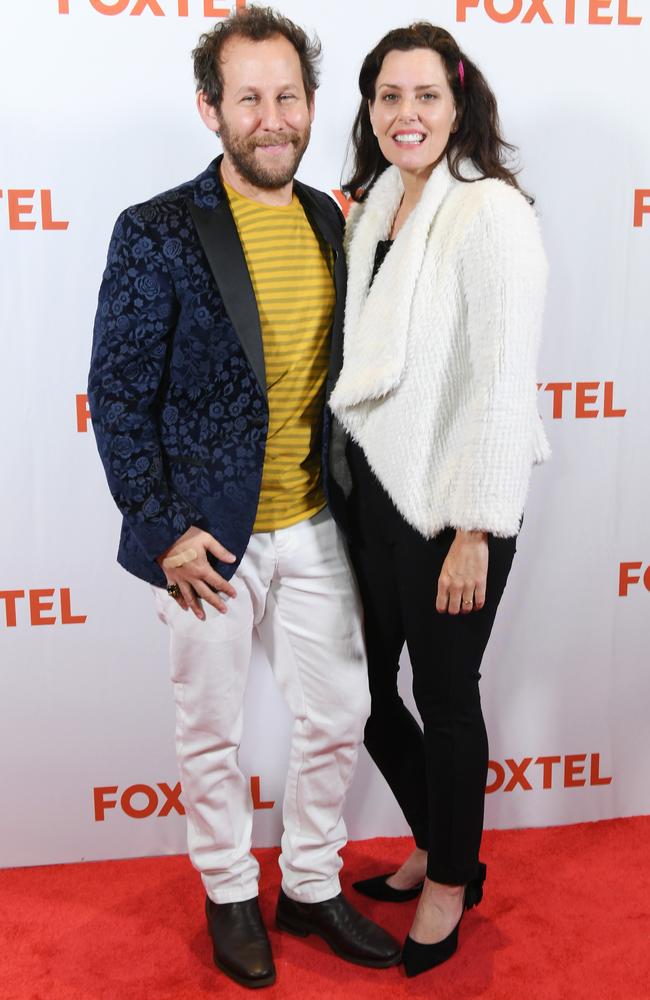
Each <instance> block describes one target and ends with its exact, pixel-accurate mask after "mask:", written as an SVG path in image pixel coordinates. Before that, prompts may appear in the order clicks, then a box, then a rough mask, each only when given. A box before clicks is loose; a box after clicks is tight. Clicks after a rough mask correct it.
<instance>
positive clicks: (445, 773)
mask: <svg viewBox="0 0 650 1000" xmlns="http://www.w3.org/2000/svg"><path fill="white" fill-rule="evenodd" d="M348 460H349V464H350V469H351V472H352V480H353V491H352V496H351V501H350V507H351V511H350V512H351V515H352V516H351V523H352V537H351V546H350V551H351V557H352V562H353V565H354V568H355V571H356V575H357V578H358V582H359V588H360V591H361V598H362V601H363V607H364V618H365V633H366V643H367V652H368V669H369V674H370V692H371V695H372V711H371V715H370V718H369V719H368V723H367V725H366V731H365V745H366V747H367V749H368V751H369V753H370V755H371V757H372V758H373V760H374V761H375V763H376V764H377V766H378V768H379V770H380V771H381V772H382V774H383V775H384V777H385V778H386V781H387V782H388V784H389V785H390V788H391V789H392V791H393V794H394V795H395V797H396V799H397V801H398V803H399V805H400V806H401V808H402V811H403V812H404V815H405V817H406V820H407V822H408V823H409V825H410V827H411V829H412V831H413V836H414V838H415V842H416V844H417V846H418V847H420V848H422V849H424V850H426V851H427V852H428V865H427V876H428V877H429V878H430V879H432V880H433V881H435V882H443V883H446V884H449V885H463V884H465V883H467V882H469V881H470V880H471V879H473V878H475V877H476V876H477V874H478V856H479V848H480V844H481V836H482V833H483V810H484V799H485V784H486V780H487V765H488V742H487V734H486V730H485V723H484V721H483V713H482V711H481V699H480V694H479V680H480V673H479V668H480V665H481V660H482V658H483V653H484V651H485V647H486V645H487V642H488V639H489V637H490V632H491V631H492V625H493V623H494V618H495V615H496V612H497V608H498V606H499V601H500V600H501V595H502V593H503V590H504V587H505V585H506V581H507V579H508V573H509V572H510V567H511V565H512V560H513V557H514V554H515V548H516V538H505V539H504V538H494V537H492V536H490V537H489V540H488V544H489V567H488V578H487V595H486V603H485V605H484V607H483V608H482V610H481V611H472V612H471V614H459V615H450V614H440V613H438V612H437V611H436V609H435V602H436V592H437V587H438V577H439V575H440V571H441V569H442V564H443V562H444V560H445V557H446V555H447V552H448V551H449V547H450V545H451V543H452V542H453V540H454V537H455V531H454V530H453V529H451V528H450V529H446V530H444V531H442V532H441V533H440V534H439V535H437V536H436V537H435V538H432V539H426V538H424V537H423V536H422V535H420V534H419V533H418V532H417V531H415V529H413V528H412V527H410V525H408V524H407V523H406V522H405V521H404V519H403V518H402V516H401V515H400V514H399V513H398V511H397V510H396V508H395V507H394V506H393V504H392V502H391V500H390V498H389V497H388V495H387V494H386V492H385V491H384V490H383V488H382V487H381V485H380V484H379V482H378V481H377V479H376V478H375V476H374V475H373V473H372V472H371V470H370V468H369V467H368V464H367V462H366V459H365V456H364V454H363V452H362V451H361V449H359V448H357V447H356V445H354V444H352V443H350V444H349V446H348ZM405 642H406V646H407V648H408V652H409V656H410V660H411V665H412V668H413V695H414V698H415V703H416V705H417V708H418V711H419V713H420V716H421V718H422V722H423V726H424V731H422V729H421V728H420V726H419V724H418V723H417V722H416V720H415V719H414V718H413V716H412V715H411V713H410V712H409V711H408V709H407V708H406V706H405V705H404V702H403V701H402V700H401V698H400V696H399V694H398V691H397V674H398V670H399V657H400V653H401V651H402V648H403V646H404V643H405Z"/></svg>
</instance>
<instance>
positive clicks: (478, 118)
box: [343, 21, 532, 201]
mask: <svg viewBox="0 0 650 1000" xmlns="http://www.w3.org/2000/svg"><path fill="white" fill-rule="evenodd" d="M395 49H398V50H399V51H400V52H409V51H410V50H411V49H431V50H432V51H433V52H437V53H438V54H439V56H440V57H441V59H442V61H443V63H444V66H445V70H446V72H447V80H448V81H449V86H450V87H451V91H452V94H453V97H454V101H455V104H456V112H457V118H456V121H457V122H458V129H457V131H456V132H452V134H451V135H450V136H449V142H448V143H447V148H446V150H445V155H446V157H447V163H448V164H449V170H450V172H451V174H452V176H453V177H455V178H456V180H459V181H462V180H465V178H464V177H462V176H461V174H460V172H459V163H460V161H461V160H462V159H465V158H467V159H470V160H471V161H472V163H473V164H474V166H475V167H476V168H477V170H479V172H480V173H481V175H482V176H483V177H496V178H498V179H499V180H502V181H506V183H508V184H511V185H512V186H513V187H514V188H517V190H521V188H520V187H519V184H518V183H517V178H516V175H515V171H514V170H511V169H509V168H508V167H507V166H506V162H507V160H508V159H509V158H511V157H512V154H513V153H515V152H516V147H515V146H513V145H511V144H510V143H509V142H506V141H505V139H504V138H503V137H502V135H501V126H500V123H499V113H498V110H497V102H496V98H495V96H494V94H493V93H492V91H491V90H490V88H489V86H488V83H487V81H486V79H485V77H484V76H483V74H482V73H481V71H480V69H479V68H478V66H476V65H475V64H474V63H473V62H472V61H471V59H469V58H468V57H467V56H466V55H465V53H464V52H462V51H461V49H460V48H459V46H458V43H457V42H456V40H455V39H454V38H453V37H452V35H450V34H449V32H448V31H445V29H444V28H437V27H436V26H435V25H433V24H429V22H428V21H416V22H415V23H414V24H411V25H409V27H408V28H395V29H394V30H393V31H389V32H388V34H387V35H384V37H383V38H382V39H381V41H379V42H378V43H377V45H375V47H374V49H372V51H371V52H369V53H368V55H367V56H366V58H365V59H364V60H363V65H362V66H361V72H360V73H359V90H360V91H361V103H360V105H359V110H358V112H357V116H356V118H355V120H354V125H353V127H352V135H351V140H350V141H351V145H352V150H353V156H354V163H353V170H352V176H351V177H350V179H349V180H348V181H347V182H346V183H345V184H343V191H344V192H345V193H346V194H347V195H348V196H349V197H350V198H352V200H353V201H363V200H364V199H365V198H366V196H367V194H368V192H369V191H370V188H371V187H372V186H373V184H374V183H375V181H376V180H377V178H378V177H380V176H381V174H382V173H383V172H384V170H385V169H386V168H387V167H388V166H390V164H389V162H388V160H387V159H386V157H385V156H384V155H383V153H382V151H381V149H380V148H379V143H378V142H377V140H376V138H375V136H374V135H373V131H372V125H371V122H370V112H369V110H368V102H369V101H374V99H375V83H376V81H377V77H378V76H379V73H380V71H381V67H382V63H383V61H384V59H385V58H386V56H387V55H388V53H389V52H392V51H393V50H395ZM461 59H462V61H463V67H464V70H465V75H464V81H463V82H462V83H461V79H460V74H459V65H458V64H459V62H460V60H461ZM529 201H532V199H530V198H529Z"/></svg>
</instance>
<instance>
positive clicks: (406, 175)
mask: <svg viewBox="0 0 650 1000" xmlns="http://www.w3.org/2000/svg"><path fill="white" fill-rule="evenodd" d="M434 166H435V164H434V165H432V166H430V167H427V168H426V169H425V170H422V171H418V172H417V173H413V172H412V171H406V170H400V177H401V178H402V184H403V185H404V194H403V195H402V200H401V202H400V205H399V208H398V209H397V214H396V215H395V218H394V220H393V227H392V229H391V233H390V235H391V239H393V240H394V239H395V237H396V236H397V234H398V232H399V231H400V229H401V228H402V226H403V225H404V223H405V222H406V220H407V219H408V217H409V215H410V214H411V212H412V211H413V209H414V208H415V206H416V205H417V203H418V202H419V200H420V196H421V194H422V192H423V191H424V187H425V184H426V183H427V181H428V180H429V178H430V176H431V174H432V173H433V170H434Z"/></svg>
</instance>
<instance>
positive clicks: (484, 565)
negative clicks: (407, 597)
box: [436, 531, 488, 615]
mask: <svg viewBox="0 0 650 1000" xmlns="http://www.w3.org/2000/svg"><path fill="white" fill-rule="evenodd" d="M487 571H488V543H487V534H486V532H485V531H457V532H456V537H455V538H454V540H453V542H452V543H451V546H450V548H449V552H448V553H447V558H446V559H445V561H444V563H443V564H442V569H441V570H440V576H439V578H438V596H437V598H436V611H440V612H445V611H448V612H449V614H450V615H457V614H458V613H459V612H460V613H461V614H468V613H469V612H470V611H480V610H481V608H482V607H483V605H484V604H485V585H486V582H487Z"/></svg>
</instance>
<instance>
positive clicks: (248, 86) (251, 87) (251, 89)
mask: <svg viewBox="0 0 650 1000" xmlns="http://www.w3.org/2000/svg"><path fill="white" fill-rule="evenodd" d="M277 89H278V90H279V91H282V90H298V84H297V83H285V84H283V85H282V86H281V87H278V88H277ZM242 91H246V92H247V93H253V94H257V93H258V92H259V87H257V86H256V85H255V84H253V83H243V84H242V85H241V87H239V88H238V89H237V90H236V91H235V96H236V95H237V94H241V93H242Z"/></svg>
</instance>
